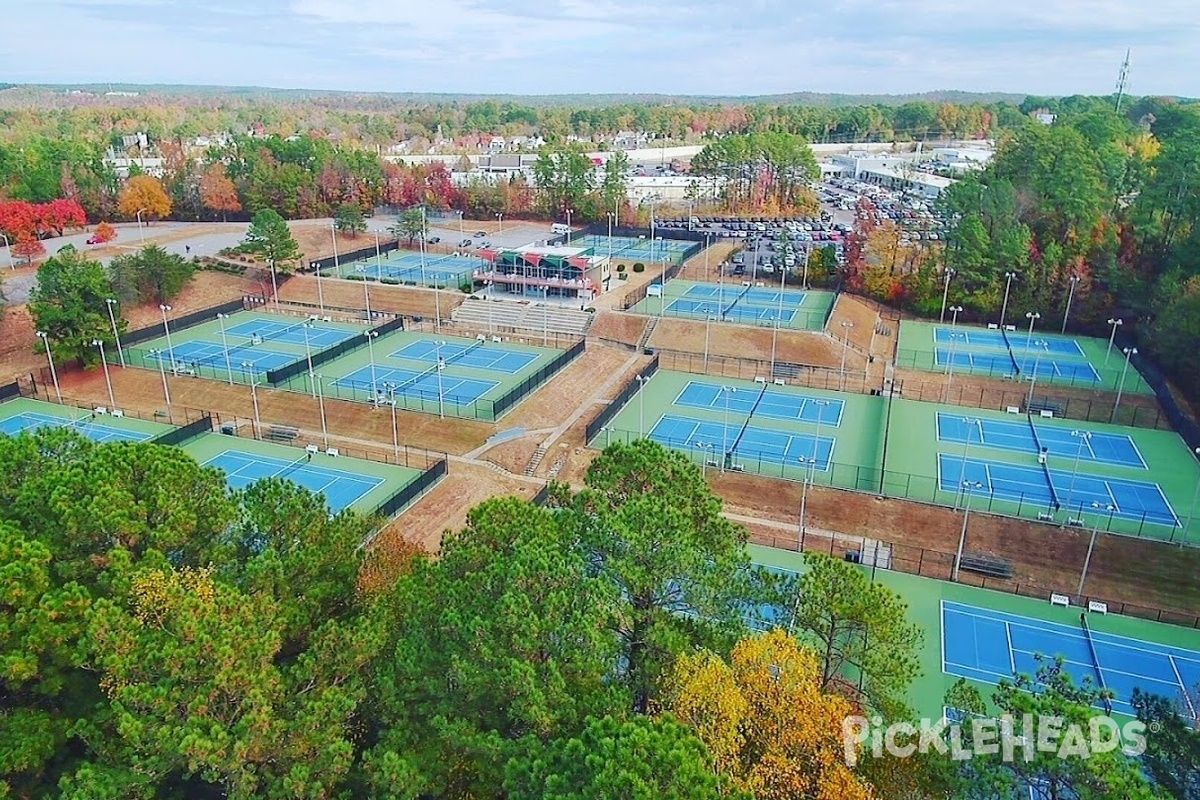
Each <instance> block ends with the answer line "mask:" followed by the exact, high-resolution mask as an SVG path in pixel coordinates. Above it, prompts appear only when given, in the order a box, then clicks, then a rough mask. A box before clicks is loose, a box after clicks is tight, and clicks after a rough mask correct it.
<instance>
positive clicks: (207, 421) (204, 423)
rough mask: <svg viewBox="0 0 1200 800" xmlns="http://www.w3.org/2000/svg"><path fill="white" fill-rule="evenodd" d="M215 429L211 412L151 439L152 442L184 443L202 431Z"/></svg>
mask: <svg viewBox="0 0 1200 800" xmlns="http://www.w3.org/2000/svg"><path fill="white" fill-rule="evenodd" d="M212 429H213V418H212V416H211V415H210V414H207V413H206V414H204V415H203V416H201V417H200V418H199V419H196V420H193V421H192V422H189V423H187V424H186V425H183V426H181V427H179V428H176V429H175V430H172V431H167V432H166V433H162V434H159V435H158V436H155V437H154V438H153V439H151V440H150V443H151V444H164V445H165V444H183V443H184V442H186V441H188V440H189V439H191V438H193V437H195V436H199V435H200V434H202V433H208V432H210V431H211V430H212Z"/></svg>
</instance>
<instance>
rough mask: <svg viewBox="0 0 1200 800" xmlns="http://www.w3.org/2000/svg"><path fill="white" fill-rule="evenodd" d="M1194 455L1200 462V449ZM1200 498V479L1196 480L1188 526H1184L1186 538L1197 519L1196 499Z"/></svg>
mask: <svg viewBox="0 0 1200 800" xmlns="http://www.w3.org/2000/svg"><path fill="white" fill-rule="evenodd" d="M1192 455H1194V456H1196V458H1197V460H1200V447H1197V448H1196V449H1195V450H1193V451H1192ZM1198 497H1200V478H1197V479H1196V488H1195V490H1194V491H1193V492H1192V505H1191V507H1189V508H1188V515H1187V524H1186V525H1184V526H1183V535H1184V536H1186V535H1187V532H1188V528H1190V527H1192V520H1193V519H1195V518H1196V498H1198Z"/></svg>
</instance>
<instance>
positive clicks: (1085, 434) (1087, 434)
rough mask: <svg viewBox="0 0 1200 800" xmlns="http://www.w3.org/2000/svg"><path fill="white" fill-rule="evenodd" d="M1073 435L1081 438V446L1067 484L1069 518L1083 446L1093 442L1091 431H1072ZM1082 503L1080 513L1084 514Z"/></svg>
mask: <svg viewBox="0 0 1200 800" xmlns="http://www.w3.org/2000/svg"><path fill="white" fill-rule="evenodd" d="M1071 435H1072V436H1074V437H1076V438H1077V439H1079V446H1078V447H1076V448H1075V465H1074V466H1073V467H1072V468H1071V483H1070V484H1069V485H1068V486H1067V519H1068V520H1070V518H1071V501H1072V500H1074V499H1075V478H1076V477H1077V476H1078V475H1079V458H1080V456H1082V455H1083V446H1084V445H1085V444H1088V443H1089V442H1091V439H1092V432H1091V431H1080V430H1075V431H1071ZM1082 508H1083V506H1082V504H1081V505H1080V509H1081V511H1080V515H1081V516H1082V513H1083V512H1082Z"/></svg>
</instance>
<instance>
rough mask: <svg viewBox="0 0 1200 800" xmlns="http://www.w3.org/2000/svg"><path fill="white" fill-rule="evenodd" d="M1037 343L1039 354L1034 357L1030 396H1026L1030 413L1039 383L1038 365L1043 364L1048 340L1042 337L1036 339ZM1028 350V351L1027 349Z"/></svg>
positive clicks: (1026, 409) (1030, 378)
mask: <svg viewBox="0 0 1200 800" xmlns="http://www.w3.org/2000/svg"><path fill="white" fill-rule="evenodd" d="M1034 344H1035V345H1037V348H1038V351H1037V355H1036V356H1034V358H1033V372H1032V373H1031V374H1030V376H1029V396H1028V397H1027V398H1025V413H1026V414H1028V413H1029V409H1030V407H1031V406H1032V405H1033V387H1034V386H1036V385H1037V372H1038V367H1040V366H1041V365H1042V348H1043V347H1045V346H1046V344H1047V343H1046V342H1045V341H1044V340H1042V339H1038V340H1036V341H1034ZM1027 352H1028V351H1027Z"/></svg>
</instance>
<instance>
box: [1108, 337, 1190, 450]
mask: <svg viewBox="0 0 1200 800" xmlns="http://www.w3.org/2000/svg"><path fill="white" fill-rule="evenodd" d="M1126 338H1127V337H1125V336H1120V337H1118V339H1119V340H1120V339H1126ZM1119 340H1118V341H1117V346H1118V347H1120V348H1125V347H1133V346H1134V342H1133V341H1132V340H1128V341H1119ZM1129 363H1130V364H1132V365H1133V366H1134V368H1135V369H1136V370H1137V371H1138V372H1140V373H1141V374H1142V377H1143V378H1144V379H1145V381H1146V383H1147V384H1148V385H1149V386H1150V388H1151V389H1153V390H1154V396H1155V397H1156V398H1158V403H1159V405H1160V406H1161V407H1162V410H1163V413H1164V414H1165V415H1166V417H1167V421H1168V423H1169V424H1170V426H1171V427H1172V428H1173V429H1174V430H1175V431H1176V432H1177V433H1178V434H1179V435H1180V436H1181V437H1183V440H1184V441H1185V442H1187V446H1188V449H1189V450H1192V451H1193V452H1195V450H1196V448H1198V447H1200V425H1198V424H1197V423H1196V421H1195V419H1193V418H1192V416H1191V415H1189V414H1187V413H1186V412H1185V411H1184V410H1183V409H1182V408H1180V406H1179V401H1178V400H1176V399H1175V395H1174V394H1172V393H1171V389H1170V387H1169V386H1168V385H1167V379H1166V376H1164V375H1163V373H1162V370H1160V369H1159V368H1158V365H1157V364H1155V363H1154V362H1153V361H1151V360H1150V359H1149V358H1147V357H1146V356H1144V355H1142V353H1141V352H1140V351H1139V352H1137V353H1134V352H1132V351H1131V352H1130V354H1129ZM1156 427H1157V426H1156Z"/></svg>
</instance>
